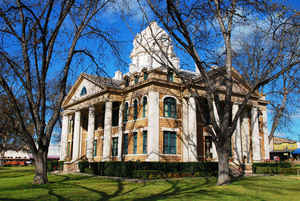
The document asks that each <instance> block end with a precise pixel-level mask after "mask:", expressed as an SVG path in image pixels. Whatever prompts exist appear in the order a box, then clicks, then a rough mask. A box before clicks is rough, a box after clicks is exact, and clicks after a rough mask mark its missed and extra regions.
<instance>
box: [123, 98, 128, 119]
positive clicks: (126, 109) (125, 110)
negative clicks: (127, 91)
mask: <svg viewBox="0 0 300 201" xmlns="http://www.w3.org/2000/svg"><path fill="white" fill-rule="evenodd" d="M127 121H128V103H127V102H126V103H125V106H124V122H127Z"/></svg>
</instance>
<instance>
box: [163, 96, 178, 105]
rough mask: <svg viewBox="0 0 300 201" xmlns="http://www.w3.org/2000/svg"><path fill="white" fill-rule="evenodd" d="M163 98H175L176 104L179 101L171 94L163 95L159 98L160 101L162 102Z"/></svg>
mask: <svg viewBox="0 0 300 201" xmlns="http://www.w3.org/2000/svg"><path fill="white" fill-rule="evenodd" d="M165 98H174V99H175V100H176V105H177V104H178V103H179V102H180V101H179V100H178V99H177V98H176V97H175V96H172V95H164V96H163V97H162V98H161V101H162V102H164V100H165Z"/></svg>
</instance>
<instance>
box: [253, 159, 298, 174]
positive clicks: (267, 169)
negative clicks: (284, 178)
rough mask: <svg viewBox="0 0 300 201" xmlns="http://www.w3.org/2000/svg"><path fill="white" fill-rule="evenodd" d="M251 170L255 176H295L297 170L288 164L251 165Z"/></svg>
mask: <svg viewBox="0 0 300 201" xmlns="http://www.w3.org/2000/svg"><path fill="white" fill-rule="evenodd" d="M252 170H253V173H255V174H284V175H296V174H297V168H292V165H291V163H289V162H279V163H274V162H271V163H253V165H252Z"/></svg>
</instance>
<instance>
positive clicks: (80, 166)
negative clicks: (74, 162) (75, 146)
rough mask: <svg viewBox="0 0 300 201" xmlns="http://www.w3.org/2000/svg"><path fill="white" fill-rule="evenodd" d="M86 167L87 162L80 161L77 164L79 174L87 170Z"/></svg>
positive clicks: (87, 165)
mask: <svg viewBox="0 0 300 201" xmlns="http://www.w3.org/2000/svg"><path fill="white" fill-rule="evenodd" d="M88 167H89V162H88V161H80V162H79V163H78V168H79V171H80V172H84V169H85V168H88Z"/></svg>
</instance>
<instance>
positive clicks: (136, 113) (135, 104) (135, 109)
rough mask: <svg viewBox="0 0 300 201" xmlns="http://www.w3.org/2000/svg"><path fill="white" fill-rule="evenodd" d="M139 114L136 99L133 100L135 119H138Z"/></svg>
mask: <svg viewBox="0 0 300 201" xmlns="http://www.w3.org/2000/svg"><path fill="white" fill-rule="evenodd" d="M137 115H138V102H137V100H134V102H133V119H134V120H136V119H137Z"/></svg>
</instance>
